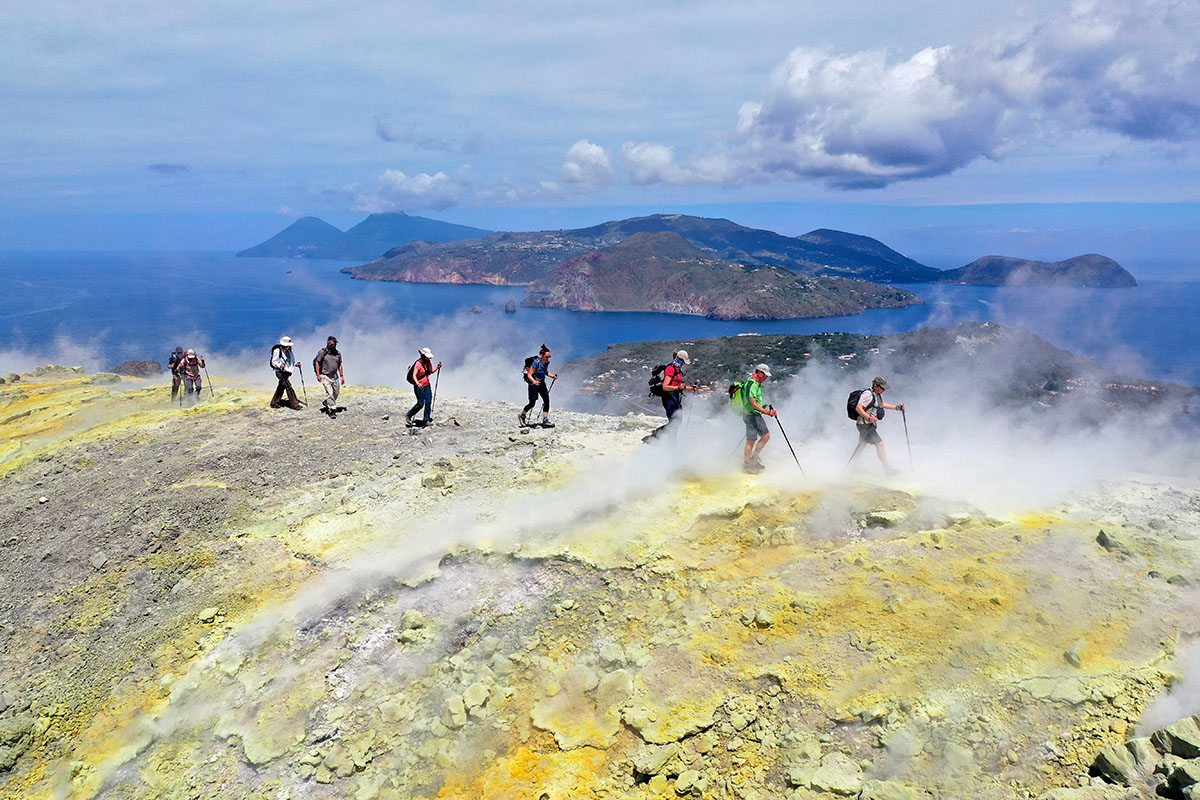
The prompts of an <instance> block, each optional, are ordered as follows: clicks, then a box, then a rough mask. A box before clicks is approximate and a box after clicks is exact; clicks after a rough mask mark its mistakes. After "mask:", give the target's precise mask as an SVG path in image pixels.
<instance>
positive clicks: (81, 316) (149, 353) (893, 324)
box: [0, 251, 1200, 386]
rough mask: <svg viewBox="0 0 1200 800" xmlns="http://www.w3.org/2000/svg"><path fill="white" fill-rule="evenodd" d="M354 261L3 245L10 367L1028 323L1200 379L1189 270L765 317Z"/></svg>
mask: <svg viewBox="0 0 1200 800" xmlns="http://www.w3.org/2000/svg"><path fill="white" fill-rule="evenodd" d="M351 263H352V262H346V261H325V260H305V259H282V258H279V259H273V258H238V257H235V256H234V255H232V254H231V253H216V252H193V253H163V252H30V251H19V252H18V251H6V252H0V288H2V289H3V293H2V294H0V297H3V302H0V375H3V374H7V372H9V371H20V370H21V369H25V368H28V367H29V366H30V365H31V364H36V363H47V362H57V363H62V362H64V361H67V362H71V363H83V364H84V365H85V366H87V367H88V368H89V369H109V368H111V367H112V366H114V365H116V364H118V363H120V362H123V361H127V360H157V361H160V362H165V360H166V358H167V355H168V353H169V352H170V351H171V350H172V349H174V347H175V346H177V345H179V346H183V347H185V348H186V347H197V348H198V349H202V350H204V351H207V352H209V353H210V354H222V353H228V354H234V353H237V354H246V353H261V354H262V355H263V359H262V360H263V361H264V362H265V358H266V353H267V352H268V351H269V348H270V346H271V344H273V343H274V342H275V341H277V340H278V338H279V337H280V336H281V335H284V334H286V335H290V336H292V337H293V338H296V339H297V341H298V343H301V344H303V345H306V346H307V349H312V350H313V352H314V353H315V350H316V348H318V347H320V346H321V345H322V344H324V338H325V336H326V335H329V334H333V335H338V336H339V338H342V339H343V350H346V345H347V340H346V339H345V338H343V333H344V332H347V331H352V332H353V333H354V337H353V339H352V341H356V342H367V341H370V342H372V345H373V347H372V349H373V351H374V350H377V349H383V350H386V349H388V348H395V349H397V351H399V352H398V355H397V361H398V362H402V363H407V359H408V358H409V356H410V355H415V353H408V352H407V351H408V350H415V348H416V347H419V346H423V344H422V343H430V344H437V346H438V347H439V348H440V349H442V350H443V351H444V352H446V353H447V355H457V357H460V358H466V357H467V355H466V354H467V353H469V352H470V351H471V348H483V349H487V350H488V351H489V352H491V353H493V354H501V355H503V356H505V357H511V358H513V359H514V360H515V359H517V358H519V357H520V356H521V355H524V354H527V353H533V352H536V349H537V347H538V345H540V344H541V343H542V342H547V343H550V344H551V347H552V348H554V351H555V359H556V362H557V363H560V364H561V363H564V362H565V361H567V360H570V359H571V358H575V357H580V356H584V355H589V354H592V353H595V352H598V351H601V350H603V349H604V348H605V347H606V346H608V345H609V344H613V343H618V342H629V341H643V340H669V341H679V342H685V341H690V340H693V339H696V338H701V337H710V336H728V335H734V334H756V333H757V334H770V333H817V332H822V331H843V332H851V333H864V334H881V333H897V332H903V331H910V330H915V329H917V328H921V327H924V326H930V325H934V326H945V325H952V324H955V323H958V322H963V321H992V322H996V323H998V324H1000V325H1004V326H1010V327H1023V328H1027V329H1029V330H1030V331H1032V332H1034V333H1036V334H1037V335H1039V336H1041V337H1043V338H1044V339H1046V340H1048V341H1049V342H1051V343H1052V344H1054V345H1057V346H1058V347H1062V348H1064V349H1067V350H1070V351H1072V352H1075V353H1078V354H1080V355H1084V356H1086V357H1088V358H1091V359H1093V360H1094V361H1097V362H1098V363H1100V364H1102V365H1104V366H1106V367H1109V368H1111V369H1114V370H1117V371H1119V372H1122V373H1124V374H1129V375H1132V376H1137V377H1141V378H1146V379H1150V380H1153V381H1164V382H1173V383H1179V384H1183V385H1187V386H1200V337H1198V335H1197V334H1198V333H1200V327H1198V326H1197V319H1200V269H1195V268H1190V269H1189V268H1184V267H1177V268H1173V269H1170V270H1162V271H1160V272H1159V273H1156V274H1155V276H1151V277H1142V276H1139V275H1137V273H1136V272H1135V277H1138V278H1139V285H1138V286H1137V287H1136V288H1131V289H1076V288H1045V287H987V286H936V285H930V284H917V285H905V286H904V288H906V289H909V290H911V291H913V292H915V293H916V294H918V295H919V296H921V297H922V298H923V299H924V300H925V304H924V305H919V306H911V307H908V308H901V309H878V310H871V311H867V312H864V313H862V314H855V315H852V316H842V317H823V318H817V319H788V320H773V321H765V322H757V321H721V320H710V319H704V318H701V317H695V316H687V315H678V314H654V313H595V312H577V311H564V310H559V309H534V308H518V310H517V312H516V313H513V314H508V313H505V311H504V305H505V303H506V302H507V301H508V300H510V299H512V300H515V301H516V302H517V303H518V304H519V303H520V301H521V299H522V298H523V297H524V296H525V293H524V292H523V291H522V290H521V289H519V288H515V287H495V286H478V285H467V286H458V285H439V284H411V283H398V282H382V281H360V280H355V279H352V278H351V277H349V276H348V275H346V274H344V273H342V272H341V270H342V269H343V268H344V267H346V266H348V265H350V264H351ZM1162 275H1168V276H1171V277H1170V278H1164V277H1161V276H1162ZM1179 276H1185V277H1184V278H1182V279H1181V278H1180V277H1179ZM302 339H303V340H304V341H303V342H302V341H301V340H302ZM451 342H454V345H451V344H450V343H451ZM375 346H378V347H377V348H376V347H375ZM304 352H305V347H303V346H302V347H301V353H302V354H303V353H304ZM352 357H353V354H352V353H347V359H350V358H352ZM372 357H373V358H375V357H378V356H377V354H375V353H374V352H373V355H372ZM211 360H212V359H211V358H210V362H211ZM218 360H219V359H218ZM215 366H216V365H215V364H212V365H210V368H214V367H215ZM214 374H215V373H214Z"/></svg>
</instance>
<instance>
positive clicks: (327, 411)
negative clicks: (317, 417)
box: [317, 406, 329, 414]
mask: <svg viewBox="0 0 1200 800" xmlns="http://www.w3.org/2000/svg"><path fill="white" fill-rule="evenodd" d="M317 411H320V412H321V413H322V414H328V413H329V406H321V407H320V408H318V409H317Z"/></svg>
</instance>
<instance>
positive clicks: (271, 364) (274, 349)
mask: <svg viewBox="0 0 1200 800" xmlns="http://www.w3.org/2000/svg"><path fill="white" fill-rule="evenodd" d="M282 350H283V348H282V347H280V346H279V345H275V346H273V347H272V348H271V355H269V356H267V366H268V367H270V368H271V369H276V367H275V353H277V352H280V351H282ZM180 360H182V359H180Z"/></svg>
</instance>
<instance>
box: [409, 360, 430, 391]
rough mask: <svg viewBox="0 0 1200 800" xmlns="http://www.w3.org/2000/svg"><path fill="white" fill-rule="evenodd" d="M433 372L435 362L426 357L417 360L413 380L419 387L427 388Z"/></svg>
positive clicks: (414, 365)
mask: <svg viewBox="0 0 1200 800" xmlns="http://www.w3.org/2000/svg"><path fill="white" fill-rule="evenodd" d="M431 372H433V362H432V361H430V360H429V359H428V358H426V357H425V356H421V357H420V358H418V359H417V363H415V364H413V380H414V381H416V382H417V386H420V387H421V388H425V387H426V386H428V385H429V373H431Z"/></svg>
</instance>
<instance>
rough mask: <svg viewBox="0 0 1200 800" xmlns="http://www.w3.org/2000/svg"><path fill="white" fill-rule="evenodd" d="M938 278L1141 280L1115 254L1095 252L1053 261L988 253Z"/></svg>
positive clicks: (1042, 282)
mask: <svg viewBox="0 0 1200 800" xmlns="http://www.w3.org/2000/svg"><path fill="white" fill-rule="evenodd" d="M938 282H939V283H966V284H972V285H977V286H1085V287H1095V288H1104V289H1117V288H1125V287H1129V286H1137V281H1136V280H1134V278H1133V276H1132V275H1130V274H1129V272H1128V271H1127V270H1126V269H1125V268H1124V267H1122V266H1121V265H1120V264H1118V263H1117V262H1116V261H1113V260H1112V259H1111V258H1107V257H1105V256H1100V255H1096V254H1095V253H1089V254H1088V255H1085V256H1076V257H1075V258H1068V259H1067V260H1065V261H1055V262H1053V263H1049V262H1046V261H1030V260H1028V259H1023V258H1009V257H1007V256H984V257H983V258H980V259H978V260H976V261H972V262H971V263H970V264H967V265H966V266H965V267H959V268H958V269H952V270H947V271H946V272H944V273H942V276H941V277H940V278H939V279H938Z"/></svg>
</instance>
